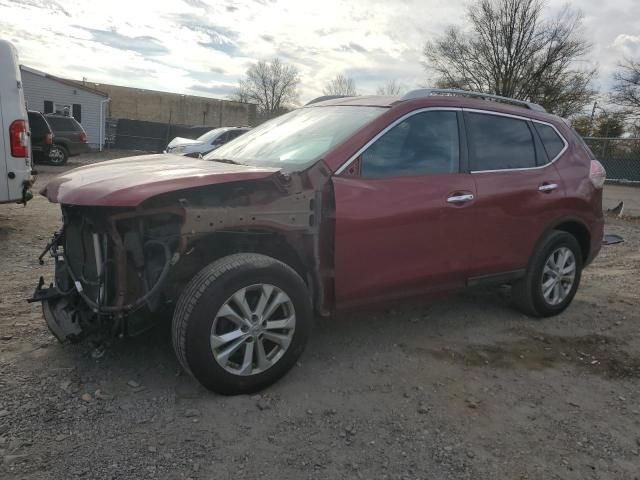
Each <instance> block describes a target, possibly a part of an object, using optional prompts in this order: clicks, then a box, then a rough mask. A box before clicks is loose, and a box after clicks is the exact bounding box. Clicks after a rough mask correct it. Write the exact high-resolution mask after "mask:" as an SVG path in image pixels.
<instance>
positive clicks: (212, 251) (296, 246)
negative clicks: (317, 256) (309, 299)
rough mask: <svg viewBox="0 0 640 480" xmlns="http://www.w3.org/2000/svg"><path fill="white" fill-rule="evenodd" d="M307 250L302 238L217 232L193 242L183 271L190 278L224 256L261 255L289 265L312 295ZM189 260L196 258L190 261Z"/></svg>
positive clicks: (260, 231)
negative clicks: (190, 275) (203, 266)
mask: <svg viewBox="0 0 640 480" xmlns="http://www.w3.org/2000/svg"><path fill="white" fill-rule="evenodd" d="M305 247H306V245H305V244H304V239H303V238H300V237H298V236H292V235H287V234H285V233H283V232H279V231H276V230H268V229H255V230H254V229H252V230H247V231H225V230H221V231H215V232H211V233H209V234H207V235H204V236H201V237H200V238H197V239H194V240H193V241H192V242H191V243H190V244H189V245H188V247H187V252H188V254H187V255H186V256H185V257H184V260H186V264H185V265H183V266H182V269H181V270H183V271H184V274H185V278H186V276H188V275H189V274H188V273H187V272H190V273H191V274H193V273H194V272H195V271H197V270H199V269H200V268H201V267H202V265H208V264H209V263H211V262H214V261H216V260H218V259H220V258H222V257H225V256H228V255H233V254H235V253H258V254H262V255H266V256H268V257H272V258H274V259H276V260H280V261H281V262H283V263H285V264H286V265H288V266H290V267H291V268H292V269H293V270H295V272H296V273H297V274H298V275H300V277H301V278H302V279H303V280H304V282H305V284H306V285H307V287H308V288H309V289H310V293H311V289H312V288H314V286H315V285H314V281H313V278H314V277H313V274H312V273H313V264H312V263H311V262H310V261H309V259H308V254H307V251H306V248H305ZM189 257H194V258H193V259H192V260H189ZM194 260H195V262H194ZM181 263H182V262H181Z"/></svg>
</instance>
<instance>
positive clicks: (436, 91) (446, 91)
mask: <svg viewBox="0 0 640 480" xmlns="http://www.w3.org/2000/svg"><path fill="white" fill-rule="evenodd" d="M432 95H452V96H454V95H460V96H462V97H472V98H481V99H484V100H491V101H494V102H502V103H510V104H512V105H517V106H519V107H525V108H528V109H529V110H533V111H535V112H546V110H545V109H544V107H543V106H542V105H538V104H537V103H533V102H527V101H526V100H518V99H516V98H509V97H501V96H500V95H491V94H490V93H482V92H471V91H469V90H460V89H456V88H420V89H418V90H411V91H410V92H407V93H406V94H405V95H404V96H403V97H402V99H401V100H412V99H414V98H423V97H430V96H432Z"/></svg>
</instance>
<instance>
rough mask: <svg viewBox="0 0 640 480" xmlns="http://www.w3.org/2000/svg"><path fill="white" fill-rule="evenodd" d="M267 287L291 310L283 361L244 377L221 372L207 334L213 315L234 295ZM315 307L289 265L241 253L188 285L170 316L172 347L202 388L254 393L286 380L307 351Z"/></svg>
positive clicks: (217, 263) (212, 266)
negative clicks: (292, 316)
mask: <svg viewBox="0 0 640 480" xmlns="http://www.w3.org/2000/svg"><path fill="white" fill-rule="evenodd" d="M259 283H268V284H270V285H274V286H276V287H277V288H279V289H281V290H282V291H283V292H285V293H286V294H287V295H288V296H289V298H290V300H291V302H292V304H293V307H294V310H295V322H296V323H295V330H294V332H293V337H292V339H291V342H290V344H289V346H288V348H287V349H286V350H285V352H284V354H283V355H282V357H281V358H280V359H279V360H278V361H276V363H274V364H273V365H272V366H271V367H270V368H268V369H266V370H264V371H263V372H260V373H256V374H253V375H248V376H241V375H236V374H233V373H230V372H228V371H227V370H225V369H224V368H223V367H222V366H221V365H220V364H219V363H218V362H217V361H216V359H215V358H214V355H213V351H212V348H211V345H210V335H211V329H212V326H213V322H214V320H215V317H216V312H218V311H219V310H220V308H221V307H222V306H223V305H224V303H225V302H227V300H228V299H229V298H230V297H231V296H232V295H233V294H234V293H236V292H237V291H238V290H240V289H242V288H245V287H248V286H250V285H255V284H259ZM312 323H313V307H312V305H311V299H310V295H309V291H308V289H307V286H306V284H305V282H304V281H303V280H302V278H301V277H300V276H299V275H298V274H297V273H296V272H295V270H293V269H292V268H291V267H289V266H288V265H286V264H284V263H282V262H280V261H278V260H276V259H274V258H271V257H268V256H265V255H260V254H253V253H240V254H234V255H229V256H227V257H223V258H221V259H219V260H216V261H215V262H213V263H211V264H209V265H208V266H206V267H205V268H203V269H202V270H200V272H198V273H197V274H196V276H195V277H194V278H193V279H192V280H191V281H190V282H189V284H188V285H187V287H186V288H185V290H184V291H183V292H182V294H181V296H180V298H179V300H178V303H177V305H176V309H175V312H174V315H173V329H172V337H173V347H174V350H175V352H176V356H177V357H178V360H179V361H180V364H181V365H182V367H183V368H184V369H185V370H186V371H187V372H189V373H190V374H191V375H193V376H194V377H195V378H196V379H197V380H198V381H199V382H200V383H201V384H202V385H204V386H205V387H206V388H208V389H209V390H212V391H214V392H217V393H221V394H223V395H235V394H240V393H253V392H256V391H258V390H261V389H263V388H265V387H266V386H268V385H270V384H272V383H274V382H275V381H276V380H278V379H280V378H281V377H282V376H284V375H285V374H286V373H287V372H288V371H289V370H290V369H291V367H293V366H294V364H295V362H296V360H297V359H298V358H299V357H300V355H301V354H302V352H303V351H304V348H305V346H306V343H307V340H308V338H309V334H310V331H311V327H312Z"/></svg>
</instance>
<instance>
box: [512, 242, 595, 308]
mask: <svg viewBox="0 0 640 480" xmlns="http://www.w3.org/2000/svg"><path fill="white" fill-rule="evenodd" d="M561 247H566V248H568V249H569V250H571V252H572V253H573V256H574V259H575V277H574V280H573V285H572V286H571V289H570V290H569V292H568V294H567V296H566V297H565V298H564V300H562V301H561V302H560V303H558V304H556V305H553V304H550V303H549V302H548V301H547V300H546V299H545V297H544V295H543V291H542V276H543V270H544V266H545V264H546V262H547V259H548V258H549V257H550V256H551V254H552V253H553V252H555V251H556V250H557V249H558V248H561ZM582 263H583V256H582V250H581V248H580V244H579V243H578V241H577V240H576V238H575V237H574V236H573V235H571V234H570V233H567V232H561V231H558V230H554V231H552V232H550V233H548V234H547V235H546V236H545V237H544V238H543V239H542V240H541V241H540V242H539V244H538V247H537V248H536V250H535V252H534V254H533V256H532V257H531V260H530V261H529V266H528V268H527V272H526V274H525V276H524V278H522V279H521V280H519V281H518V282H516V283H515V284H514V285H513V290H512V303H513V305H514V306H515V307H516V308H517V309H518V310H520V311H522V312H523V313H524V314H526V315H529V316H531V317H551V316H553V315H558V314H559V313H561V312H562V311H564V310H565V309H566V308H567V307H568V306H569V304H570V303H571V301H572V300H573V297H574V296H575V294H576V291H577V290H578V287H579V285H580V277H581V274H582Z"/></svg>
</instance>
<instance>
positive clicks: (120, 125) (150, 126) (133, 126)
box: [106, 118, 217, 152]
mask: <svg viewBox="0 0 640 480" xmlns="http://www.w3.org/2000/svg"><path fill="white" fill-rule="evenodd" d="M214 128H217V127H212V126H195V127H194V126H189V125H172V124H169V123H161V122H147V121H143V120H128V119H124V118H120V119H107V135H106V143H107V145H106V146H107V148H118V149H126V150H143V151H146V152H162V151H163V150H164V149H165V148H166V146H167V143H169V142H170V141H171V140H172V139H174V138H175V137H184V138H198V137H199V136H200V135H202V134H203V133H206V132H208V131H209V130H213V129H214Z"/></svg>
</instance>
